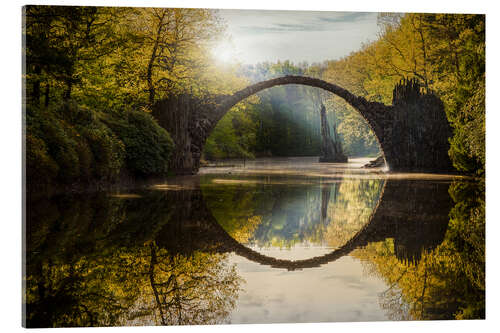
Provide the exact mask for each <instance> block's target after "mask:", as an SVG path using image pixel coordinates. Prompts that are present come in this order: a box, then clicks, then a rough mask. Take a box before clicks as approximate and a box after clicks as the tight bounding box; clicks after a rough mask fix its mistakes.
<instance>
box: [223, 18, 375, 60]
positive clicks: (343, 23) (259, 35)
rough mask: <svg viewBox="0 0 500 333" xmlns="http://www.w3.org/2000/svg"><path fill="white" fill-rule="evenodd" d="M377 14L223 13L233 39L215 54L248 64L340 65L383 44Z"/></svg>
mask: <svg viewBox="0 0 500 333" xmlns="http://www.w3.org/2000/svg"><path fill="white" fill-rule="evenodd" d="M377 14H378V13H363V12H326V11H321V12H319V11H270V10H229V9H221V10H219V15H220V16H221V17H222V18H223V20H224V21H225V23H226V26H227V38H226V40H225V41H224V42H221V43H220V44H219V46H218V47H217V48H216V49H215V50H214V54H215V56H216V57H217V58H218V59H219V60H221V61H224V62H227V61H233V62H241V63H243V64H255V63H258V62H263V61H271V62H274V61H277V60H282V61H283V60H290V61H293V62H294V63H298V62H301V61H307V62H309V63H313V62H322V61H323V60H333V59H339V58H341V57H344V56H346V55H348V54H349V53H351V52H352V51H357V50H359V49H360V48H361V46H362V44H363V43H366V42H368V41H374V40H375V39H376V38H377V33H378V31H379V28H378V26H377Z"/></svg>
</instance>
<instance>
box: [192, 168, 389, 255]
mask: <svg viewBox="0 0 500 333" xmlns="http://www.w3.org/2000/svg"><path fill="white" fill-rule="evenodd" d="M384 184H385V180H384V179H351V178H328V179H325V178H305V177H289V176H287V177H283V176H281V177H280V176H273V177H259V176H247V177H241V175H238V177H237V178H236V177H231V176H230V175H227V176H221V175H212V176H206V177H204V178H203V180H202V184H201V188H202V192H203V197H204V201H205V203H206V205H207V207H208V208H209V210H210V211H211V213H212V214H213V216H214V217H215V219H216V220H217V222H218V223H219V224H220V225H221V226H222V228H223V229H224V230H225V231H226V232H227V233H228V235H229V236H231V237H232V238H233V239H234V240H236V241H237V242H239V243H240V244H242V245H244V246H247V247H249V248H251V249H253V250H257V251H259V250H261V251H265V252H269V251H271V252H272V253H273V256H274V257H276V258H277V259H289V260H302V259H306V258H308V257H311V256H315V255H317V254H318V251H319V252H320V253H321V254H326V253H329V252H331V251H332V250H334V249H338V248H340V247H341V246H342V245H344V244H345V243H346V242H348V241H349V240H350V239H352V238H353V237H354V236H355V235H356V234H357V233H358V232H359V231H360V230H361V229H363V227H364V226H365V225H367V224H368V223H369V222H370V217H371V216H372V214H373V213H374V210H375V208H376V207H377V204H378V202H379V201H380V198H381V194H382V192H383V188H384ZM312 253H314V255H312Z"/></svg>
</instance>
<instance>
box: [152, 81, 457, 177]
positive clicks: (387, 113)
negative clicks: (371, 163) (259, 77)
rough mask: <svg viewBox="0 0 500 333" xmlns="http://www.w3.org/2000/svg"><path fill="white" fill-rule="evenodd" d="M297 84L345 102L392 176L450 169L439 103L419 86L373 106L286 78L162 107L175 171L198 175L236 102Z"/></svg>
mask: <svg viewBox="0 0 500 333" xmlns="http://www.w3.org/2000/svg"><path fill="white" fill-rule="evenodd" d="M287 84H298V85H306V86H311V87H316V88H320V89H323V90H326V91H329V92H331V93H333V94H335V95H337V96H339V97H341V98H342V99H344V100H345V101H346V102H347V103H348V104H349V105H351V106H352V107H353V108H354V110H356V111H357V112H359V114H360V115H361V116H362V117H363V118H364V119H365V120H366V122H367V123H368V125H369V126H370V128H371V129H372V130H373V132H374V134H375V136H376V138H377V141H378V143H379V146H380V148H381V151H382V152H383V154H384V158H385V161H386V163H387V165H388V166H389V169H390V170H391V171H426V172H437V171H447V170H450V169H451V163H450V160H449V157H448V149H449V144H448V138H449V137H450V136H451V129H450V126H449V124H448V121H447V119H446V115H445V113H444V107H443V103H442V102H441V100H440V99H439V98H438V97H437V96H436V95H434V94H433V93H432V92H423V91H422V88H421V87H420V85H419V84H418V82H417V81H415V80H402V81H401V82H400V83H399V84H398V85H396V87H395V88H394V90H393V101H392V105H385V104H382V103H378V102H370V101H368V100H366V99H365V98H363V97H360V96H356V95H354V94H352V93H350V92H349V91H347V90H346V89H344V88H342V87H340V86H338V85H335V84H333V83H329V82H326V81H323V80H320V79H317V78H311V77H306V76H292V75H289V76H283V77H278V78H274V79H270V80H267V81H262V82H259V83H256V84H253V85H250V86H248V87H247V88H245V89H242V90H240V91H238V92H236V93H234V94H232V95H218V96H211V97H208V98H204V99H200V98H195V97H193V96H190V95H187V94H184V95H179V96H176V97H172V98H169V99H164V100H160V101H158V102H157V103H156V104H155V105H154V107H153V115H154V116H155V118H156V119H157V120H158V122H159V124H160V125H161V126H162V127H164V128H165V129H167V131H169V133H170V134H171V135H172V138H173V139H174V141H175V144H176V148H175V151H174V153H173V156H172V159H171V168H172V169H173V170H174V172H176V173H177V174H193V173H196V172H197V171H198V169H199V166H200V158H201V154H202V151H203V147H204V145H205V142H206V140H207V138H208V137H209V135H210V134H211V132H212V131H213V129H214V128H215V126H216V125H217V123H218V122H219V120H220V119H221V118H222V117H223V116H224V115H225V114H226V113H227V112H228V111H229V110H230V109H231V108H232V107H233V106H234V105H235V104H237V103H238V102H240V101H242V100H244V99H245V98H247V97H249V96H251V95H254V94H256V93H258V92H260V91H262V90H264V89H268V88H271V87H274V86H279V85H287Z"/></svg>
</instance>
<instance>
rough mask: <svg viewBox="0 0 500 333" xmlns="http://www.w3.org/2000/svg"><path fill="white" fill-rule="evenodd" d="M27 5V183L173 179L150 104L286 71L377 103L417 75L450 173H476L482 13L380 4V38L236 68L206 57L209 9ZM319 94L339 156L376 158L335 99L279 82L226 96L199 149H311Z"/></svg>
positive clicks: (481, 156)
mask: <svg viewBox="0 0 500 333" xmlns="http://www.w3.org/2000/svg"><path fill="white" fill-rule="evenodd" d="M24 14H25V24H24V27H23V39H24V42H25V43H24V47H23V55H24V57H25V64H26V67H25V72H24V75H23V81H24V85H25V87H26V91H25V95H24V99H23V109H24V114H23V116H24V122H25V126H24V132H23V135H24V138H25V161H26V191H27V192H33V191H40V189H43V188H45V189H47V190H49V191H50V190H56V189H71V190H72V191H79V190H80V189H82V190H85V189H90V188H102V189H103V188H108V187H113V186H118V185H119V184H121V183H123V184H129V183H133V182H135V181H138V182H141V181H147V180H148V179H152V178H157V179H158V178H163V177H169V176H172V172H171V171H170V170H169V159H170V157H171V156H172V154H174V153H175V142H173V140H172V139H171V136H170V134H169V133H168V132H167V131H166V130H165V129H164V128H162V127H161V126H159V125H158V122H157V121H156V119H155V118H154V117H153V116H152V115H151V110H152V106H153V105H154V104H155V103H156V102H158V101H159V100H162V99H166V98H168V97H169V96H175V95H178V94H182V93H189V94H191V95H193V96H197V97H201V98H203V96H208V95H214V94H231V93H233V92H235V91H237V90H239V89H241V88H243V87H245V86H247V85H249V84H251V83H255V82H259V81H262V80H264V79H269V78H272V77H278V76H283V75H304V76H311V77H318V78H321V79H323V80H325V81H328V82H334V83H336V84H338V85H340V86H342V87H344V88H345V89H348V90H349V91H351V92H353V93H355V94H357V95H359V96H363V97H365V98H366V99H368V100H370V101H377V102H382V103H385V104H390V103H391V99H392V91H393V88H394V85H395V84H396V83H397V82H399V81H400V80H401V79H402V78H409V79H416V80H418V81H419V82H420V83H421V84H422V86H423V87H424V88H425V89H429V90H432V91H434V92H435V93H436V94H437V95H438V96H439V97H440V98H441V100H442V101H443V103H444V105H445V111H446V115H447V118H448V121H449V123H450V124H451V126H452V127H453V136H452V137H451V138H450V150H449V156H450V158H451V160H452V162H453V165H454V167H455V168H456V170H457V172H460V173H462V174H467V175H472V176H475V177H479V178H484V174H485V101H484V94H485V84H484V81H485V24H484V20H485V16H484V15H456V14H453V15H452V14H384V13H381V14H379V17H378V23H379V26H380V37H379V39H377V40H376V41H373V42H370V43H368V44H366V45H363V47H362V48H361V49H360V50H359V51H356V52H353V53H351V54H350V55H348V56H346V57H344V58H342V59H339V60H326V61H324V62H323V63H315V64H308V63H305V62H304V63H299V64H293V63H291V62H289V61H278V62H276V63H268V62H266V63H259V64H256V65H241V64H220V63H218V62H217V61H216V59H214V58H213V56H212V55H211V52H210V49H211V48H212V47H213V46H214V45H215V44H216V43H217V42H218V41H220V40H221V39H222V38H223V35H224V33H225V30H224V25H223V23H222V22H221V19H220V17H218V14H217V12H216V11H214V10H208V9H183V8H174V9H172V8H165V9H159V8H111V7H67V6H38V5H35V6H25V7H24ZM323 103H324V105H325V107H326V117H327V119H328V123H329V124H330V125H331V126H333V127H334V128H336V131H337V132H338V137H339V140H340V141H341V143H342V146H343V147H344V148H345V151H346V154H347V156H349V157H352V156H377V155H379V154H380V149H379V148H378V145H377V142H376V139H375V136H374V134H373V133H372V131H371V130H370V128H369V126H368V124H367V123H366V122H365V121H364V120H363V119H362V118H361V116H360V115H359V114H358V113H356V112H354V111H353V110H352V109H351V108H349V107H348V106H347V104H346V103H344V102H343V101H341V100H340V99H339V98H338V97H336V96H332V95H329V94H327V93H325V92H321V91H319V90H318V89H313V88H310V87H302V86H284V87H274V88H271V89H268V90H266V91H263V92H262V93H259V94H257V95H255V96H252V97H250V98H248V99H247V100H245V101H243V102H241V103H239V104H237V105H236V106H235V107H234V108H233V109H232V110H231V111H230V112H229V113H228V114H227V115H226V116H225V117H224V118H223V119H222V120H221V121H220V122H219V123H218V125H217V126H216V128H215V129H214V131H213V133H212V135H211V136H210V137H209V138H208V140H207V143H206V145H205V147H204V151H203V156H202V158H203V159H204V160H206V161H212V160H224V159H234V158H242V159H253V158H255V157H256V156H270V157H286V156H301V155H302V156H314V155H316V156H317V155H320V147H321V126H320V114H319V105H321V104H323ZM330 125H329V126H330ZM426 135H432V133H429V134H426Z"/></svg>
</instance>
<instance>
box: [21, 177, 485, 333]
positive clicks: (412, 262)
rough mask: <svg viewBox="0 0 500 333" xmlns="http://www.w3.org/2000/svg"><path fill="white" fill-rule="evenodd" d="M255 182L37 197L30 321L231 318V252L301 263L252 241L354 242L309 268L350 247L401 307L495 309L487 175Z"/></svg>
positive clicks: (30, 254) (403, 315)
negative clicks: (487, 265)
mask: <svg viewBox="0 0 500 333" xmlns="http://www.w3.org/2000/svg"><path fill="white" fill-rule="evenodd" d="M254 180H255V179H254ZM302 181H303V180H302ZM243 183H244V184H245V185H242V184H243ZM243 183H241V184H232V185H224V186H221V185H220V184H215V185H213V182H211V181H210V179H208V181H206V182H205V183H203V184H202V186H201V188H200V186H199V185H196V186H194V187H190V188H182V187H179V188H176V187H172V186H169V187H166V188H167V189H168V190H166V191H160V190H144V191H137V192H134V193H133V195H122V196H121V197H120V198H116V197H112V196H109V195H106V194H96V195H86V196H78V197H77V196H61V197H57V198H52V199H51V200H33V201H32V202H28V205H27V207H28V212H27V225H26V235H27V240H26V274H25V284H26V288H25V299H24V303H25V304H26V314H25V315H26V324H27V326H28V327H61V326H116V325H172V324H178V325H182V324H215V323H223V322H229V321H230V317H231V316H230V313H231V312H232V311H234V309H235V304H236V301H237V298H238V295H239V294H240V291H241V290H242V283H243V279H242V278H241V277H240V276H239V273H238V271H237V269H236V267H235V266H234V265H231V264H229V259H228V258H229V253H230V252H233V251H234V252H236V253H238V254H239V255H245V254H247V255H248V257H247V259H249V260H255V261H258V260H261V259H262V260H266V261H267V262H268V263H267V264H266V263H261V264H266V265H271V266H272V265H273V263H279V265H280V266H279V267H282V268H286V267H289V266H290V267H292V266H293V265H289V264H288V262H287V261H286V260H284V261H282V262H278V261H273V260H269V259H270V258H267V257H265V256H259V255H257V254H256V253H255V252H253V253H252V252H251V251H247V250H245V249H246V247H245V244H250V245H252V244H255V245H259V246H275V247H293V245H294V244H297V243H309V244H320V245H321V246H325V245H326V246H328V247H329V248H330V249H332V248H339V247H343V248H344V249H346V250H345V251H343V250H342V251H340V252H339V256H336V255H333V256H330V255H326V256H323V257H318V258H317V260H316V259H314V258H312V259H313V260H311V261H308V260H304V265H302V264H301V265H302V266H300V267H298V268H299V269H303V271H302V272H303V273H304V277H305V278H307V274H306V273H307V267H319V266H320V265H323V264H326V263H327V262H328V261H329V260H330V259H329V258H332V260H336V259H335V258H338V257H340V256H343V255H347V254H349V252H350V253H351V255H352V256H354V257H357V258H358V259H360V260H362V261H363V262H364V263H365V266H366V267H367V271H368V272H369V273H370V274H372V275H376V276H379V277H380V278H382V279H383V280H384V281H385V282H386V284H387V290H386V291H385V292H383V293H382V294H381V295H380V299H379V300H380V305H381V306H382V308H384V309H386V311H387V315H388V317H389V318H391V319H397V320H405V319H453V318H483V317H484V290H485V288H484V184H476V183H473V182H464V181H461V182H459V181H456V182H454V183H452V184H451V185H450V183H448V182H425V181H402V180H395V181H393V180H388V181H387V182H386V181H385V180H380V179H352V180H348V181H331V180H330V181H326V180H320V181H318V180H316V182H312V183H308V182H305V183H304V182H302V183H301V184H298V182H295V183H294V184H276V183H274V184H273V183H272V181H271V182H268V183H267V184H266V183H259V182H258V181H252V182H250V181H247V182H246V183H245V182H243ZM211 184H212V185H211ZM159 189H161V187H159ZM448 192H449V194H448ZM450 197H451V198H452V199H453V203H452V202H451V199H450ZM379 198H381V199H380V200H379ZM452 205H453V207H452ZM375 208H376V209H375ZM450 208H451V211H450ZM214 216H215V218H214ZM220 226H222V227H223V228H221V227H220ZM228 237H229V239H228ZM231 237H232V238H231ZM352 239H355V242H354V243H353V242H351V241H352ZM234 240H236V241H238V242H239V243H237V242H235V241H234ZM346 243H347V244H348V246H347V247H345V246H344V244H346ZM235 245H238V246H239V248H238V250H236V249H235V248H234V246H235ZM356 247H357V248H358V249H357V250H354V251H353V252H351V251H352V249H354V248H356ZM271 259H272V258H271ZM323 259H325V260H323ZM315 260H316V261H315ZM299 261H300V260H299ZM299 261H296V262H295V264H297V263H298V262H299ZM292 264H293V262H292ZM275 267H276V266H275ZM293 267H295V266H293ZM261 277H262V276H261ZM311 296H312V297H313V296H314V295H311ZM255 322H258V318H256V319H255Z"/></svg>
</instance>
